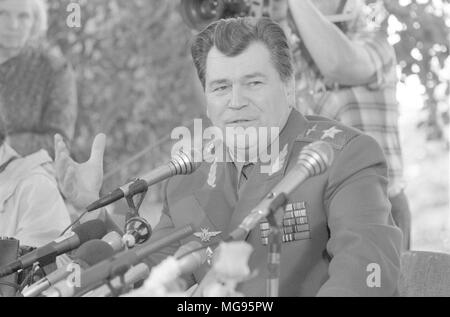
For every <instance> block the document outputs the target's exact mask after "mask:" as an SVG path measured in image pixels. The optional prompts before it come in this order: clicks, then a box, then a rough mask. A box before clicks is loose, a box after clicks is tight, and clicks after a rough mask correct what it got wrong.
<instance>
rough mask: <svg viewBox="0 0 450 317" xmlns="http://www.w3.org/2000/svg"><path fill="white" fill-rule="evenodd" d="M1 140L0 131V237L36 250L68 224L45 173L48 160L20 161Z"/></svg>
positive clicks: (39, 157) (50, 177)
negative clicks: (9, 238)
mask: <svg viewBox="0 0 450 317" xmlns="http://www.w3.org/2000/svg"><path fill="white" fill-rule="evenodd" d="M0 109H1V103H0ZM1 115H2V114H1V111H0V123H1V121H2V116H1ZM5 139H6V135H5V133H4V131H3V130H2V129H1V128H0V236H1V237H11V238H15V239H17V240H19V241H20V244H21V245H25V246H31V247H40V246H42V245H44V244H46V243H49V242H51V241H53V240H54V239H56V238H57V237H58V236H59V234H60V233H61V231H62V230H64V229H65V228H66V227H67V226H68V225H69V224H70V218H69V213H68V211H67V209H66V206H65V204H64V201H63V198H62V196H61V194H60V193H59V191H58V186H57V183H56V179H55V177H54V176H53V175H52V173H50V172H49V171H48V168H49V166H50V165H51V164H52V159H51V158H50V156H49V155H48V153H47V152H46V151H44V150H41V151H38V152H36V153H34V154H32V155H29V156H26V157H21V156H20V155H19V154H18V153H17V152H16V151H15V150H14V149H13V148H11V146H9V144H8V143H7V142H6V141H5Z"/></svg>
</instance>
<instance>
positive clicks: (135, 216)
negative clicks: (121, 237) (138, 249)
mask: <svg viewBox="0 0 450 317" xmlns="http://www.w3.org/2000/svg"><path fill="white" fill-rule="evenodd" d="M133 186H136V187H140V186H142V188H145V190H144V191H142V193H141V194H138V202H137V204H135V202H134V200H133V197H134V196H135V195H136V194H135V193H134V192H133V191H130V192H129V193H128V194H127V195H126V196H125V199H126V201H127V204H128V208H129V210H128V213H127V215H126V218H125V221H126V222H125V228H124V232H125V234H129V235H131V236H132V238H131V241H130V240H127V241H126V242H125V244H126V246H127V248H129V249H130V248H133V247H134V246H135V245H136V244H143V243H145V242H147V241H148V239H150V236H151V234H152V227H151V226H150V224H149V223H148V222H147V220H145V219H144V218H142V217H141V216H140V215H139V208H140V207H141V205H142V202H143V201H144V198H145V195H146V194H147V191H148V186H147V184H146V182H145V181H144V180H141V179H136V180H135V182H134V184H133Z"/></svg>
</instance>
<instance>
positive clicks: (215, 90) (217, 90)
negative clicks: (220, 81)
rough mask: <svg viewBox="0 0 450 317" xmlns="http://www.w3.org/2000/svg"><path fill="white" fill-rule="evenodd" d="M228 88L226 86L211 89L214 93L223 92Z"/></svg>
mask: <svg viewBox="0 0 450 317" xmlns="http://www.w3.org/2000/svg"><path fill="white" fill-rule="evenodd" d="M227 88H228V86H219V87H216V88H214V89H213V91H214V92H220V91H224V90H226V89H227Z"/></svg>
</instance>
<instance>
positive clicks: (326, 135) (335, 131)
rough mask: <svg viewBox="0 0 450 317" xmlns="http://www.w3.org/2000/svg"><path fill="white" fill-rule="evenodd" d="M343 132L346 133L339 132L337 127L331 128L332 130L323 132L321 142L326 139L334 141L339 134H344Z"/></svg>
mask: <svg viewBox="0 0 450 317" xmlns="http://www.w3.org/2000/svg"><path fill="white" fill-rule="evenodd" d="M342 132H344V131H342V130H339V129H338V128H336V127H331V128H330V129H328V130H325V131H323V135H322V138H320V139H321V140H325V139H326V138H330V139H334V138H335V137H336V135H337V134H339V133H342Z"/></svg>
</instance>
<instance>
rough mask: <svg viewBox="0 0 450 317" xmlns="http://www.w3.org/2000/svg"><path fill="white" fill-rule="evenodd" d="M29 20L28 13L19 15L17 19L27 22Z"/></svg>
mask: <svg viewBox="0 0 450 317" xmlns="http://www.w3.org/2000/svg"><path fill="white" fill-rule="evenodd" d="M29 18H30V15H29V14H28V13H21V14H19V19H21V20H28V19H29Z"/></svg>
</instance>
